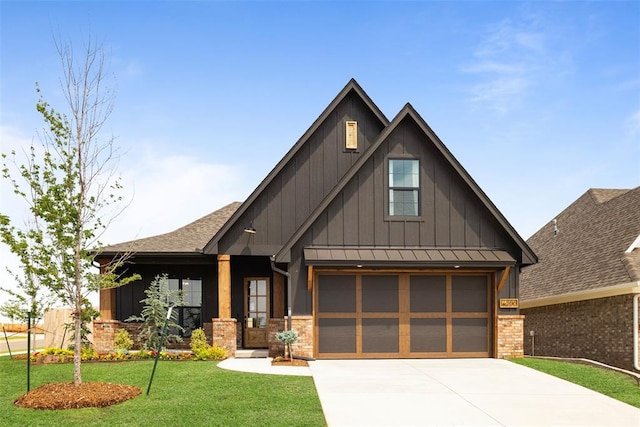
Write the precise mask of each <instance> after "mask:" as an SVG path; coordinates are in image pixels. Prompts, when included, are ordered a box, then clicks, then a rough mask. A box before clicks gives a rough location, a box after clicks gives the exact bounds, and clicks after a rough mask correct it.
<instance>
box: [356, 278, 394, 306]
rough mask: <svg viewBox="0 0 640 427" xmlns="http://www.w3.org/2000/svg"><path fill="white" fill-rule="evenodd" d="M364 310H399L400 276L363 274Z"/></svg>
mask: <svg viewBox="0 0 640 427" xmlns="http://www.w3.org/2000/svg"><path fill="white" fill-rule="evenodd" d="M362 312H363V313H397V312H398V276H362Z"/></svg>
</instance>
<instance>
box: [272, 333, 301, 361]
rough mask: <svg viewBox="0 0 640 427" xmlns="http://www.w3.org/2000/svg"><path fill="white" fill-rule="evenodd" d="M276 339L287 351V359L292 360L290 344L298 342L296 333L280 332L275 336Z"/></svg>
mask: <svg viewBox="0 0 640 427" xmlns="http://www.w3.org/2000/svg"><path fill="white" fill-rule="evenodd" d="M276 339H277V340H278V341H280V342H281V343H284V344H285V345H286V346H287V349H288V350H289V357H290V358H291V359H293V353H292V352H291V344H293V343H294V342H296V341H297V340H298V334H297V333H296V331H282V332H278V333H277V334H276Z"/></svg>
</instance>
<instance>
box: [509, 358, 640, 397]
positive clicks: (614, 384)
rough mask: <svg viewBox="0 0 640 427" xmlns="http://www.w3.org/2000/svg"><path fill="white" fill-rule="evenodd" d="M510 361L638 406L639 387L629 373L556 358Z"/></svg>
mask: <svg viewBox="0 0 640 427" xmlns="http://www.w3.org/2000/svg"><path fill="white" fill-rule="evenodd" d="M511 361H512V362H515V363H518V364H520V365H524V366H528V367H530V368H533V369H536V370H538V371H542V372H545V373H547V374H551V375H553V376H555V377H558V378H562V379H565V380H567V381H570V382H572V383H575V384H579V385H581V386H583V387H586V388H589V389H591V390H594V391H597V392H598V393H602V394H604V395H607V396H610V397H613V398H614V399H617V400H619V401H621V402H625V403H628V404H629V405H632V406H635V407H636V408H640V387H638V383H637V382H636V380H635V379H634V378H632V377H630V376H629V375H625V374H622V373H620V372H615V371H611V370H608V369H604V368H598V367H595V366H590V365H584V364H580V363H571V362H563V361H557V360H548V359H535V358H534V359H532V358H524V359H512V360H511Z"/></svg>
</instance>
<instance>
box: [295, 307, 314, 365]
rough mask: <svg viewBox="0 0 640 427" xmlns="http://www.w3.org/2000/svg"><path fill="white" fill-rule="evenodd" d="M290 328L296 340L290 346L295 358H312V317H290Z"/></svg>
mask: <svg viewBox="0 0 640 427" xmlns="http://www.w3.org/2000/svg"><path fill="white" fill-rule="evenodd" d="M291 327H292V329H293V330H294V331H296V332H297V333H298V340H297V341H296V342H295V343H294V344H293V345H292V346H291V347H292V348H291V350H292V351H293V354H294V355H295V356H304V357H313V316H292V317H291Z"/></svg>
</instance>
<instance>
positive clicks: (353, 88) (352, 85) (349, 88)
mask: <svg viewBox="0 0 640 427" xmlns="http://www.w3.org/2000/svg"><path fill="white" fill-rule="evenodd" d="M351 92H353V93H355V94H356V95H357V96H358V97H359V98H360V99H362V101H363V102H364V104H365V105H366V106H368V107H369V108H370V109H371V111H372V112H373V113H374V114H375V116H376V117H377V118H378V120H380V123H382V124H383V125H384V126H387V125H388V124H389V119H387V117H386V116H385V115H384V114H383V113H382V111H381V110H380V109H379V108H378V106H377V105H376V104H375V103H374V102H373V100H372V99H371V98H370V97H369V95H367V94H366V92H365V91H364V90H363V89H362V87H360V85H359V84H358V82H357V81H356V80H355V79H353V78H352V79H351V80H349V82H348V83H347V85H346V86H345V87H344V88H343V89H342V90H341V91H340V92H339V93H338V95H337V96H336V97H335V98H334V99H333V101H331V103H330V104H329V105H328V106H327V107H326V108H325V109H324V111H323V112H322V113H321V114H320V116H318V118H317V119H316V120H315V121H314V122H313V124H312V125H311V127H309V129H307V131H306V132H305V133H304V134H303V135H302V136H301V137H300V139H298V141H297V142H296V143H295V144H294V146H293V147H291V149H290V150H289V152H288V153H287V154H286V155H285V156H284V157H283V158H282V159H281V160H280V161H279V162H278V164H277V165H276V166H275V167H274V168H273V169H272V170H271V172H269V174H268V175H267V176H266V178H265V179H264V180H262V182H261V183H260V185H258V187H257V188H256V189H255V190H254V191H253V192H252V193H251V195H249V197H248V198H247V200H245V201H244V202H243V203H242V205H241V206H240V207H239V208H238V210H236V212H235V213H234V214H233V216H232V217H231V218H229V220H228V221H227V222H226V223H225V224H224V226H223V227H222V228H221V229H220V230H218V232H217V233H216V234H215V235H214V236H213V237H212V238H211V240H209V242H208V243H207V244H206V246H205V247H204V253H206V254H215V253H217V252H218V242H219V241H220V239H222V237H223V236H224V235H225V234H226V233H227V232H228V231H229V229H231V227H232V226H233V225H234V224H235V223H236V221H237V220H238V219H239V218H240V217H241V216H242V215H243V214H244V212H246V210H247V209H248V208H249V207H250V206H251V205H252V204H253V202H254V201H255V200H256V199H257V198H258V196H260V194H261V193H262V192H263V191H264V190H265V189H266V188H267V187H268V185H269V184H270V183H271V182H272V181H273V180H274V179H275V177H276V176H278V174H279V173H280V171H282V170H283V169H284V167H285V166H286V165H287V164H288V163H289V162H290V161H291V160H292V159H293V158H294V156H295V154H296V153H297V152H298V151H300V149H301V148H302V147H303V146H304V145H305V144H306V142H307V141H308V140H309V138H310V137H311V136H312V135H313V134H314V132H315V131H316V130H317V129H318V128H319V127H320V126H321V125H322V123H323V122H324V121H325V120H326V119H327V118H328V117H329V116H330V115H331V113H332V112H333V111H334V110H335V109H336V107H337V106H338V105H339V104H340V103H341V102H342V101H343V100H344V99H345V98H346V97H347V96H348V95H349V94H350V93H351Z"/></svg>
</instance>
